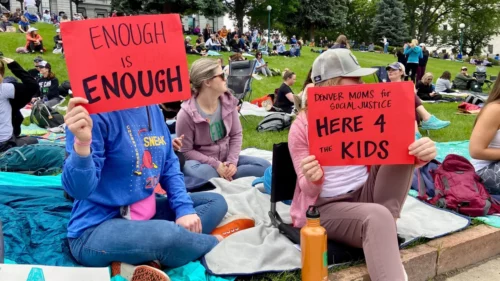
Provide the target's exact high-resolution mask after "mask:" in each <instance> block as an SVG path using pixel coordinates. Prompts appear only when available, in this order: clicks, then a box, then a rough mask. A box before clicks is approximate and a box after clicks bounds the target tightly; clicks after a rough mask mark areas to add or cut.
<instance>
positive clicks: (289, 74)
mask: <svg viewBox="0 0 500 281" xmlns="http://www.w3.org/2000/svg"><path fill="white" fill-rule="evenodd" d="M294 75H295V72H293V71H290V70H289V69H288V68H285V71H283V81H286V80H288V79H290V78H291V77H292V76H294Z"/></svg>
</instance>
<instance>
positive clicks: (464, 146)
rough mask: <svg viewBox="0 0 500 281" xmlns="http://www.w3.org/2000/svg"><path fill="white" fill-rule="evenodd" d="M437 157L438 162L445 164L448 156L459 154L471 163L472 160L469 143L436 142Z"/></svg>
mask: <svg viewBox="0 0 500 281" xmlns="http://www.w3.org/2000/svg"><path fill="white" fill-rule="evenodd" d="M436 148H437V156H436V160H438V161H439V162H443V161H444V158H445V157H446V155H448V154H457V155H461V156H463V157H465V158H467V159H468V160H469V161H470V160H471V159H472V157H470V154H469V141H468V140H466V141H449V142H436Z"/></svg>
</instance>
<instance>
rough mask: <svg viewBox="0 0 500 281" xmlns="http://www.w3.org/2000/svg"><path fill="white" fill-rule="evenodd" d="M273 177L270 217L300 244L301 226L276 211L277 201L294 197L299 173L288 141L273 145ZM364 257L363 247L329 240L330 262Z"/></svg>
mask: <svg viewBox="0 0 500 281" xmlns="http://www.w3.org/2000/svg"><path fill="white" fill-rule="evenodd" d="M272 167H273V168H272V175H273V176H272V179H271V210H270V211H269V217H270V218H271V221H272V223H273V225H274V226H275V227H277V228H278V229H279V230H280V232H281V233H282V234H284V235H285V236H286V237H287V238H288V239H290V241H292V242H293V243H295V244H300V228H295V227H293V226H292V225H290V224H286V223H284V222H283V220H282V219H281V217H280V215H279V214H278V212H277V211H276V203H277V202H281V201H284V200H291V199H293V194H294V192H295V184H296V182H297V174H296V173H295V169H294V167H293V162H292V157H291V156H290V151H289V150H288V143H286V142H282V143H279V144H274V146H273V166H272ZM362 259H364V254H363V249H359V248H353V247H349V246H347V245H343V244H340V243H337V242H334V241H332V240H329V241H328V264H330V265H331V264H340V263H349V262H356V261H359V260H362Z"/></svg>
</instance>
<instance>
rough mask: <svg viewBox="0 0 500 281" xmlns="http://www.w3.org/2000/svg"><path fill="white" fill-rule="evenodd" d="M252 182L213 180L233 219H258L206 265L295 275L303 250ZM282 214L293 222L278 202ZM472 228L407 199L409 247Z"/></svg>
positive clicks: (402, 224)
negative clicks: (275, 218) (273, 221)
mask: <svg viewBox="0 0 500 281" xmlns="http://www.w3.org/2000/svg"><path fill="white" fill-rule="evenodd" d="M241 154H243V155H251V156H256V157H261V158H264V159H266V160H271V158H272V153H271V152H270V151H264V150H260V149H255V148H251V149H245V150H244V151H242V153H241ZM253 180H254V178H241V179H238V180H235V181H233V182H228V181H226V180H223V179H212V180H211V182H212V183H214V185H215V186H216V187H217V188H216V189H215V191H214V192H217V193H220V194H222V195H224V198H226V201H227V203H228V206H229V209H228V215H235V214H243V215H246V216H249V217H252V218H254V219H255V222H256V226H255V227H254V228H251V229H248V230H244V231H241V232H237V233H235V234H233V235H231V236H229V237H228V238H227V239H225V240H224V241H222V242H221V243H220V244H219V245H218V246H217V247H215V248H214V249H213V250H212V251H211V252H210V253H208V254H207V255H206V256H205V258H204V264H205V265H206V267H207V269H208V270H209V271H210V272H211V273H213V274H216V275H246V274H256V273H263V272H270V271H272V272H281V271H290V270H295V269H298V268H300V267H301V262H300V259H301V255H300V251H299V250H298V249H297V248H296V246H295V245H294V244H293V243H292V242H290V240H288V239H287V238H286V237H285V236H284V235H282V234H280V233H279V231H278V229H276V228H275V227H274V226H272V224H271V220H270V218H269V215H268V212H269V210H270V206H271V204H270V196H269V195H267V194H263V193H261V192H260V191H259V189H258V188H254V187H252V186H251V183H252V181H253ZM277 210H278V212H279V214H280V216H281V217H282V218H283V220H284V221H285V222H291V218H290V214H289V212H290V206H288V205H285V204H282V203H278V204H277ZM469 223H470V221H469V220H468V219H467V218H465V217H462V216H459V215H456V214H454V213H451V212H448V211H445V210H442V209H438V208H435V207H433V206H429V205H427V204H425V203H423V202H420V201H418V200H417V199H415V198H413V197H410V196H408V198H407V200H406V202H405V204H404V206H403V210H402V213H401V218H400V219H399V220H398V223H397V225H398V233H399V234H400V235H401V236H403V237H404V238H406V243H405V244H408V243H411V242H412V241H414V240H415V239H417V238H420V237H426V238H429V239H432V238H437V237H439V236H443V235H446V234H449V233H451V232H455V231H458V230H461V229H463V228H465V227H467V226H468V225H469ZM394 239H396V238H395V237H394Z"/></svg>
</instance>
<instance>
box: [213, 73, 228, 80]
mask: <svg viewBox="0 0 500 281" xmlns="http://www.w3.org/2000/svg"><path fill="white" fill-rule="evenodd" d="M217 77H219V78H220V79H222V81H225V80H226V76H225V75H224V73H221V74H219V75H215V76H214V77H212V79H215V78H217Z"/></svg>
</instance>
